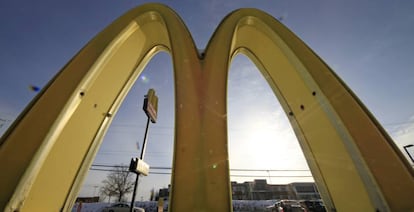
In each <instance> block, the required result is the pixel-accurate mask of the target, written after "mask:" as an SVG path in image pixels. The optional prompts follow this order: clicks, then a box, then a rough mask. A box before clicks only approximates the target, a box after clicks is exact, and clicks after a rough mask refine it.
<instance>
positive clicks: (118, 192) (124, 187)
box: [101, 166, 135, 202]
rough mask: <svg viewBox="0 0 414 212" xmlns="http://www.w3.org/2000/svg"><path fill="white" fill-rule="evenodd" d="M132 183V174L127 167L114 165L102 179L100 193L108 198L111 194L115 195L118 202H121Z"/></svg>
mask: <svg viewBox="0 0 414 212" xmlns="http://www.w3.org/2000/svg"><path fill="white" fill-rule="evenodd" d="M134 183H135V182H134V179H133V174H132V173H131V172H129V171H128V167H126V166H116V167H115V169H114V170H113V171H111V172H110V173H109V174H108V176H107V177H106V179H105V180H103V181H102V184H103V186H102V188H101V194H102V195H104V196H108V197H109V199H110V198H111V196H117V198H118V202H121V201H123V200H125V199H124V196H125V195H126V194H128V193H131V192H132V190H133V189H134Z"/></svg>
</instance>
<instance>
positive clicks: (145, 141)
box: [129, 117, 150, 212]
mask: <svg viewBox="0 0 414 212" xmlns="http://www.w3.org/2000/svg"><path fill="white" fill-rule="evenodd" d="M149 123H150V118H149V117H148V118H147V126H146V127H145V133H144V142H143V143H142V148H141V155H140V157H139V159H141V160H144V155H145V148H146V146H147V135H148V129H149ZM138 180H139V174H137V177H136V179H135V185H134V192H133V193H132V201H131V207H130V209H129V211H130V212H133V210H134V202H135V195H136V193H137V188H138Z"/></svg>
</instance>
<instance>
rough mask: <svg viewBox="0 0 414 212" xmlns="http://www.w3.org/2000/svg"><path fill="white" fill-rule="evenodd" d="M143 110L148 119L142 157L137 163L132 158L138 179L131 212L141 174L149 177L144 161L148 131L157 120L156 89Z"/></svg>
mask: <svg viewBox="0 0 414 212" xmlns="http://www.w3.org/2000/svg"><path fill="white" fill-rule="evenodd" d="M142 109H143V110H144V111H145V114H147V117H148V118H147V126H146V127H145V133H144V142H143V143H142V149H141V155H140V157H139V159H136V160H135V161H134V158H132V160H131V164H130V165H129V171H132V172H134V173H136V174H137V177H136V179H135V185H134V191H133V193H132V201H131V206H130V212H133V210H134V203H135V195H136V193H137V188H138V180H139V176H140V175H141V173H142V174H143V175H145V176H146V175H148V170H149V166H148V165H147V164H146V163H145V162H144V161H143V160H144V155H145V148H146V146H147V140H148V129H149V124H150V121H151V122H152V123H155V122H156V120H157V109H158V97H157V96H156V95H155V90H154V89H149V90H148V93H147V95H146V96H145V98H144V105H143V108H142Z"/></svg>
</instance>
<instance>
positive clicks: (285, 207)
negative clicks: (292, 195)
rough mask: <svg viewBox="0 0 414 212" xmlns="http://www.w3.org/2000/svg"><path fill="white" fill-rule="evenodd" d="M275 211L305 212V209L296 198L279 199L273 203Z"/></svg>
mask: <svg viewBox="0 0 414 212" xmlns="http://www.w3.org/2000/svg"><path fill="white" fill-rule="evenodd" d="M275 211H277V212H306V209H305V208H304V207H303V206H302V205H301V204H300V203H299V202H298V201H297V200H280V201H277V202H276V203H275Z"/></svg>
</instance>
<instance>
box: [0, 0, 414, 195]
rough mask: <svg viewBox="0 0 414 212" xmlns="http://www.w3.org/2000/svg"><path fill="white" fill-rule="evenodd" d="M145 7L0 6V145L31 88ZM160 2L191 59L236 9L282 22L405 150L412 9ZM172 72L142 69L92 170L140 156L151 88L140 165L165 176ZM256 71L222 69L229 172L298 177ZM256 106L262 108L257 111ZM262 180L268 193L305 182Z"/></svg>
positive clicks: (283, 0)
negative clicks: (153, 105)
mask: <svg viewBox="0 0 414 212" xmlns="http://www.w3.org/2000/svg"><path fill="white" fill-rule="evenodd" d="M145 2H147V1H132V0H117V1H114V0H99V1H98V0H90V1H80V0H76V1H52V0H48V1H46V0H41V1H29V0H22V1H11V0H9V1H7V0H6V1H1V2H0V27H1V29H0V47H1V50H2V51H0V73H1V75H0V79H1V83H0V135H1V134H3V133H4V131H5V129H6V128H7V127H8V126H9V125H10V124H11V122H12V121H13V120H14V119H15V118H16V116H17V115H18V114H19V113H20V112H21V111H22V110H23V109H24V107H25V106H26V105H27V104H28V103H29V102H30V100H31V99H32V98H33V97H34V96H35V95H36V93H35V92H33V91H31V90H30V89H29V86H30V85H36V86H39V87H43V86H44V85H45V84H46V83H47V82H48V81H49V80H50V79H51V78H52V77H53V76H54V75H55V74H56V73H58V71H59V70H60V69H61V68H62V67H63V66H64V65H65V64H66V63H67V62H68V61H69V60H70V59H71V58H72V57H73V56H74V55H75V54H76V53H77V52H78V51H79V50H80V49H81V48H82V47H83V46H84V45H85V44H86V43H87V42H88V41H89V40H90V39H92V38H93V36H94V35H96V34H97V33H98V32H99V31H101V30H102V29H103V28H104V27H106V26H107V25H108V24H110V23H111V22H112V21H113V20H115V19H116V18H117V17H119V16H120V15H122V14H123V13H125V12H126V11H127V10H129V9H131V8H133V7H135V6H138V5H141V4H143V3H145ZM160 2H161V3H164V4H167V5H169V6H170V7H172V8H173V9H174V10H175V11H176V12H177V13H178V14H179V15H180V16H181V18H182V19H183V21H184V22H185V23H186V25H187V27H188V28H189V30H190V32H191V33H192V36H193V39H194V40H195V43H196V45H197V47H198V48H199V49H203V48H204V47H205V46H206V45H207V42H208V40H209V38H210V37H211V35H212V33H213V32H214V30H215V28H216V27H217V25H218V24H219V23H220V21H221V20H222V19H223V18H224V17H225V16H226V15H227V14H228V13H230V12H231V11H233V10H235V9H238V8H242V7H253V8H258V9H261V10H264V11H265V12H267V13H269V14H271V15H272V16H274V17H277V18H278V17H283V19H282V23H283V24H285V25H286V26H287V27H288V28H289V29H291V30H292V31H293V32H294V33H296V35H298V36H299V37H300V38H301V39H302V40H303V41H304V42H305V43H306V44H308V45H309V46H310V47H311V48H312V49H313V50H314V51H315V52H316V53H317V54H318V55H319V56H320V57H321V58H322V59H323V60H324V61H325V62H326V63H327V64H328V65H329V66H330V67H332V68H333V69H334V71H335V72H336V73H337V74H338V75H339V76H340V77H341V78H342V80H343V81H344V82H345V83H346V84H347V85H348V86H349V87H350V88H351V89H352V90H353V91H354V92H355V93H356V94H357V96H358V97H359V98H360V99H361V101H362V102H363V103H364V104H365V105H366V106H367V107H368V109H369V110H370V111H371V112H372V113H373V114H374V116H375V117H376V118H377V119H378V120H379V122H380V123H381V124H382V125H383V126H384V127H385V129H386V130H387V131H388V132H389V133H390V135H391V136H392V137H393V139H394V140H395V142H396V143H397V145H398V146H400V147H402V146H404V145H407V144H413V143H414V109H413V108H414V96H413V91H414V70H413V67H414V56H413V54H412V50H413V49H414V42H413V41H412V35H413V34H414V13H413V12H412V11H414V3H412V2H411V1H402V0H401V1H385V0H379V1H375V2H374V1H356V0H352V1H332V0H315V1H299V0H291V1H287V0H272V1H270V0H261V1H253V0H250V1H247V0H236V1H235V0H233V1H229V0H224V1H218V0H213V1H192V0H180V1H160ZM171 70H172V65H171V59H170V56H169V55H168V54H166V53H160V54H158V55H156V56H155V57H154V59H153V60H152V61H151V62H150V63H149V65H148V66H147V68H146V69H145V71H144V73H143V74H142V75H141V77H140V79H139V80H138V81H137V83H136V85H135V86H134V87H133V88H132V90H131V92H130V94H129V95H128V97H127V98H126V100H125V102H124V104H123V105H122V108H121V109H120V111H119V112H118V114H117V116H116V118H115V120H114V122H113V125H112V127H111V129H110V131H109V132H108V133H107V136H106V137H105V140H104V144H103V145H102V147H101V150H100V152H99V154H98V156H97V157H96V161H95V163H96V164H128V163H129V160H130V158H131V157H133V156H137V155H139V153H138V149H137V148H136V147H137V142H138V143H139V144H142V137H143V133H144V127H145V119H146V117H145V115H144V113H143V112H142V109H141V106H142V98H143V96H144V94H145V93H146V92H147V90H148V89H149V88H155V89H156V91H157V93H158V96H159V98H160V102H159V104H160V107H159V120H158V123H156V124H154V125H151V128H150V137H149V143H148V149H147V154H146V161H147V162H148V163H149V164H150V165H151V166H163V167H169V166H171V157H172V144H173V127H174V126H173V123H174V122H173V118H174V114H173V112H174V110H173V106H174V97H173V92H172V90H173V80H172V71H171ZM256 70H257V69H256V68H255V67H254V65H253V64H252V63H251V62H250V61H249V60H246V58H245V57H244V56H238V57H236V58H235V59H234V61H233V63H232V66H231V71H230V79H229V83H228V86H229V87H228V97H229V99H228V108H229V109H228V120H229V151H230V165H231V168H246V169H289V168H290V169H306V168H307V166H306V163H305V161H304V158H303V156H302V154H301V152H300V150H299V146H298V144H297V141H296V140H295V137H294V135H293V132H292V130H291V129H290V125H289V123H288V122H287V119H286V117H285V115H284V113H283V111H282V110H281V108H280V106H279V103H278V102H277V100H276V98H275V97H274V95H273V94H272V93H270V89H269V87H268V86H267V84H266V83H265V81H264V80H263V78H262V77H261V76H260V74H259V72H258V71H256ZM258 100H260V101H262V102H263V103H262V104H260V105H258V104H257V101H258ZM258 117H260V118H258ZM275 140H277V141H278V142H275ZM275 150H276V151H275ZM281 161H282V162H281ZM234 174H235V175H239V174H246V173H234ZM249 174H250V175H253V174H258V175H271V176H273V175H276V174H278V173H270V172H258V173H249ZM285 174H291V173H285ZM300 174H302V173H300ZM304 174H305V175H306V174H309V173H308V172H304ZM105 175H106V173H105V172H96V171H95V172H91V173H90V176H89V177H88V179H87V180H86V181H85V187H84V189H82V191H81V194H83V195H90V194H92V193H94V192H95V191H94V189H93V188H94V186H95V185H97V184H99V183H100V182H101V180H102V178H104V177H105ZM233 179H234V180H238V181H244V180H251V179H252V178H236V177H235V178H233ZM266 179H268V182H271V183H284V182H288V181H298V180H309V178H301V179H291V178H276V177H275V178H272V177H269V178H266ZM168 183H169V176H168V175H154V176H149V177H146V178H144V179H143V180H142V182H141V185H142V188H141V189H140V192H141V193H138V196H137V197H138V199H139V197H140V196H143V197H146V196H147V195H148V190H149V189H150V188H152V187H155V188H158V187H160V186H167V185H168Z"/></svg>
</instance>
